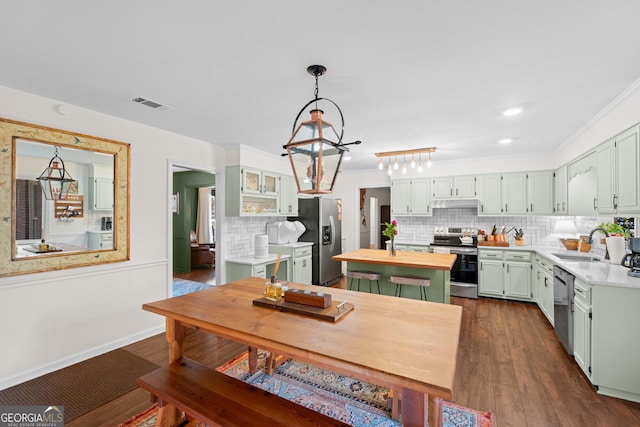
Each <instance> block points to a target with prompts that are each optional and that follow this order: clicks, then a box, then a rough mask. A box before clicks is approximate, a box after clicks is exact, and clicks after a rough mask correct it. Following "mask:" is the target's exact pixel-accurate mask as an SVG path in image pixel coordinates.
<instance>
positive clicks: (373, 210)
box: [356, 187, 391, 249]
mask: <svg viewBox="0 0 640 427" xmlns="http://www.w3.org/2000/svg"><path fill="white" fill-rule="evenodd" d="M359 192H360V220H359V234H358V236H357V237H356V240H357V245H356V246H357V248H366V249H384V248H385V242H386V239H385V238H384V237H383V236H382V229H383V228H382V227H383V226H384V222H385V221H387V222H388V221H389V206H390V203H391V189H390V188H389V187H375V188H360V189H359Z"/></svg>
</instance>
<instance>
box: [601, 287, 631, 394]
mask: <svg viewBox="0 0 640 427" xmlns="http://www.w3.org/2000/svg"><path fill="white" fill-rule="evenodd" d="M591 305H592V316H591V317H592V318H591V350H592V352H591V370H592V373H591V382H592V383H593V384H594V385H596V386H597V387H598V393H600V394H605V395H607V396H613V397H617V398H620V399H627V400H632V401H635V402H639V401H640V356H639V355H640V339H639V338H638V337H639V335H638V333H637V330H636V329H637V325H640V310H638V307H640V292H639V290H638V288H632V287H618V286H597V285H594V286H592V288H591Z"/></svg>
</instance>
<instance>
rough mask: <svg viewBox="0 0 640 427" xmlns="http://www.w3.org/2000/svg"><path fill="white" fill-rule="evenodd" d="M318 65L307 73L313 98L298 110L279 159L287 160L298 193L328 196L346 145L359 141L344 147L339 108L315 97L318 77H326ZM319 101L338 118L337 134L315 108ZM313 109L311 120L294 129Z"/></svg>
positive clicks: (321, 113) (333, 103)
mask: <svg viewBox="0 0 640 427" xmlns="http://www.w3.org/2000/svg"><path fill="white" fill-rule="evenodd" d="M326 71H327V69H326V68H325V67H324V66H322V65H311V66H309V67H307V72H308V73H309V74H311V75H312V76H314V77H315V79H316V86H315V97H314V99H312V100H311V101H309V102H307V104H306V105H305V106H304V107H302V109H301V110H300V112H299V113H298V115H297V116H296V119H295V121H294V123H293V130H292V133H291V139H290V140H289V142H287V144H286V145H283V148H284V149H285V150H287V152H286V154H283V156H289V161H290V163H291V168H292V169H293V175H294V178H295V181H296V185H297V186H298V193H303V194H329V193H331V192H332V191H333V186H334V185H335V182H336V177H337V176H338V172H339V171H340V164H341V163H342V156H343V155H344V153H345V152H347V151H349V149H348V148H347V145H352V144H360V141H355V142H350V143H347V144H344V143H343V142H342V136H343V134H344V116H343V115H342V110H340V107H338V105H337V104H336V103H335V102H333V101H332V100H330V99H328V98H320V97H318V77H319V76H321V75H323V74H324V73H326ZM320 101H325V102H328V103H330V104H332V105H333V106H334V107H335V108H336V109H337V110H338V113H339V114H340V120H341V122H342V123H341V126H340V132H338V131H336V129H335V128H334V127H333V125H332V124H331V123H329V122H328V121H326V120H324V119H323V117H322V116H323V114H324V111H322V110H321V109H319V108H318V104H319V102H320ZM311 105H313V109H312V110H310V111H309V113H310V114H311V119H310V120H308V121H303V122H301V123H300V125H298V120H299V119H300V116H301V115H302V113H303V112H304V111H305V110H306V109H307V108H308V107H309V106H311Z"/></svg>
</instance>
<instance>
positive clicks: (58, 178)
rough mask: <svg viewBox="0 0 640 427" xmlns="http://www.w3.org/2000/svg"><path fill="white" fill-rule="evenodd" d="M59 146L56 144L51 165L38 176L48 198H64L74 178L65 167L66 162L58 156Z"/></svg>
mask: <svg viewBox="0 0 640 427" xmlns="http://www.w3.org/2000/svg"><path fill="white" fill-rule="evenodd" d="M59 148H60V147H58V146H57V145H56V146H55V151H54V154H53V157H52V158H51V160H50V161H49V166H47V168H46V169H45V170H44V171H43V172H42V173H41V174H40V176H39V177H38V178H37V179H38V182H40V187H42V192H43V193H44V197H45V198H46V199H47V200H64V199H66V198H67V194H68V193H69V190H70V189H71V185H70V184H71V183H72V182H73V178H71V174H69V172H68V171H67V170H66V169H65V167H64V162H63V161H62V159H61V158H60V156H58V149H59Z"/></svg>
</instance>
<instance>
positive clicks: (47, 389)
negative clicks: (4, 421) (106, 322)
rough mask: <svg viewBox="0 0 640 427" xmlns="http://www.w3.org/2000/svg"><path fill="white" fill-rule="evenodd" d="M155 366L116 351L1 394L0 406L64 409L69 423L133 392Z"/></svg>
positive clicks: (125, 352)
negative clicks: (139, 379) (39, 406)
mask: <svg viewBox="0 0 640 427" xmlns="http://www.w3.org/2000/svg"><path fill="white" fill-rule="evenodd" d="M157 368H158V366H157V365H156V364H154V363H151V362H149V361H147V360H145V359H143V358H141V357H138V356H136V355H135V354H133V353H130V352H128V351H125V350H122V349H117V350H113V351H110V352H109V353H105V354H102V355H100V356H97V357H94V358H91V359H89V360H85V361H83V362H80V363H76V364H75V365H71V366H68V367H66V368H63V369H60V370H58V371H55V372H51V373H49V374H46V375H43V376H41V377H38V378H35V379H33V380H30V381H27V382H24V383H22V384H18V385H15V386H13V387H9V388H7V389H5V390H0V405H16V406H29V405H41V406H45V405H46V406H56V405H57V406H64V420H65V422H69V421H71V420H73V419H75V418H77V417H79V416H80V415H84V414H86V413H87V412H90V411H92V410H94V409H96V408H98V407H100V406H102V405H104V404H105V403H108V402H110V401H112V400H114V399H116V398H117V397H120V396H122V395H123V394H126V393H128V392H130V391H131V390H134V389H135V388H136V387H137V385H136V379H138V377H140V376H142V375H144V374H146V373H148V372H151V371H153V370H154V369H157Z"/></svg>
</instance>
